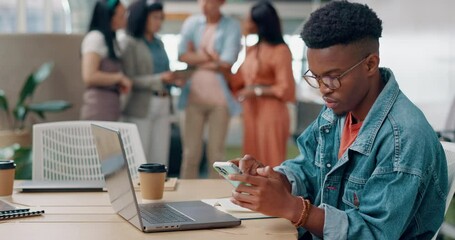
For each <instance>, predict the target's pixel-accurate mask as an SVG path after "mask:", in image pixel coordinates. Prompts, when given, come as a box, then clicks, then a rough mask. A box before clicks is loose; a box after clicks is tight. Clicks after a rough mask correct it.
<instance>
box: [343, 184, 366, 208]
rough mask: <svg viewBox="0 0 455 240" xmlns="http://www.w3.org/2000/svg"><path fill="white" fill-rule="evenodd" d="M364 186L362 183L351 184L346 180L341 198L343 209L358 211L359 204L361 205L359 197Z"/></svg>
mask: <svg viewBox="0 0 455 240" xmlns="http://www.w3.org/2000/svg"><path fill="white" fill-rule="evenodd" d="M364 186H365V184H364V183H357V181H356V182H353V181H352V180H350V179H348V180H347V182H346V186H345V189H344V192H343V197H342V201H343V203H344V207H345V209H359V207H360V204H362V198H361V196H362V193H363V188H364Z"/></svg>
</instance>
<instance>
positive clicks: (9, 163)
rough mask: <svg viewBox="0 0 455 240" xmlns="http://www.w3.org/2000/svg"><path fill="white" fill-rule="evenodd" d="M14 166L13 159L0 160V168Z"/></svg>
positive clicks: (11, 167)
mask: <svg viewBox="0 0 455 240" xmlns="http://www.w3.org/2000/svg"><path fill="white" fill-rule="evenodd" d="M13 168H16V164H15V163H14V161H13V160H0V169H13Z"/></svg>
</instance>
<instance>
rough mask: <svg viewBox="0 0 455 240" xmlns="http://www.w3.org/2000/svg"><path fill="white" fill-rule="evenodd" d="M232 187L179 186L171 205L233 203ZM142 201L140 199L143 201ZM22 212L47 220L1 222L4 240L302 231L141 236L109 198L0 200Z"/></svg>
mask: <svg viewBox="0 0 455 240" xmlns="http://www.w3.org/2000/svg"><path fill="white" fill-rule="evenodd" d="M231 191H232V186H230V185H229V183H227V182H226V181H224V180H221V179H220V180H218V179H217V180H179V182H178V185H177V189H176V191H166V192H165V193H164V199H165V200H168V201H180V200H199V199H206V198H222V197H228V196H229V195H230V193H231ZM138 196H139V198H138V199H140V195H138ZM0 199H2V200H5V201H7V202H10V203H12V204H14V205H16V206H18V207H31V208H32V209H36V210H39V209H44V210H45V211H46V213H45V214H44V215H43V216H38V217H29V218H19V219H11V220H4V221H0V234H1V239H14V240H22V239H24V240H29V239H46V240H47V239H49V240H53V239H59V240H60V239H63V240H73V239H74V240H76V239H77V240H80V239H84V240H91V239H94V240H101V239H109V240H111V239H112V240H115V239H119V240H120V239H122V240H123V239H134V240H139V239H179V240H180V239H198V240H200V239H202V240H203V239H216V240H220V239H236V240H240V239H248V240H251V239H252V237H253V238H254V239H280V240H285V239H296V238H297V231H296V229H295V228H294V226H293V225H292V224H291V223H290V222H289V221H288V220H285V219H278V218H274V219H260V220H243V221H242V224H241V225H240V226H238V227H234V228H219V229H210V230H192V231H176V232H163V233H142V232H141V231H139V230H138V229H137V228H135V227H134V226H133V225H131V224H130V223H128V222H127V221H126V220H124V219H123V218H121V217H120V216H119V215H117V214H116V213H115V212H114V211H113V209H112V207H111V205H110V202H109V196H108V194H107V192H81V193H20V192H15V193H13V195H12V196H10V197H4V198H0Z"/></svg>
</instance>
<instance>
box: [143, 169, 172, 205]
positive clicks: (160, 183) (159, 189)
mask: <svg viewBox="0 0 455 240" xmlns="http://www.w3.org/2000/svg"><path fill="white" fill-rule="evenodd" d="M138 172H139V181H140V186H141V193H142V198H143V199H149V200H158V199H161V198H163V191H164V182H165V180H166V166H165V165H163V164H159V163H146V164H142V165H141V166H139V169H138Z"/></svg>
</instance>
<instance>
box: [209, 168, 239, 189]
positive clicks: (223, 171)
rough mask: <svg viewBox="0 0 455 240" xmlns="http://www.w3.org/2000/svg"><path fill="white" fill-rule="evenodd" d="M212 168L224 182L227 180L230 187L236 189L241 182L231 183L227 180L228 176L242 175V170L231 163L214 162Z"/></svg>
mask: <svg viewBox="0 0 455 240" xmlns="http://www.w3.org/2000/svg"><path fill="white" fill-rule="evenodd" d="M213 168H215V170H216V171H217V172H218V173H219V174H220V175H221V176H223V177H224V178H225V179H226V180H228V181H229V182H230V183H231V184H232V186H234V187H238V186H239V184H241V182H239V181H232V180H230V179H229V178H228V175H229V174H242V170H240V168H239V167H237V165H235V164H233V163H231V162H214V163H213Z"/></svg>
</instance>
